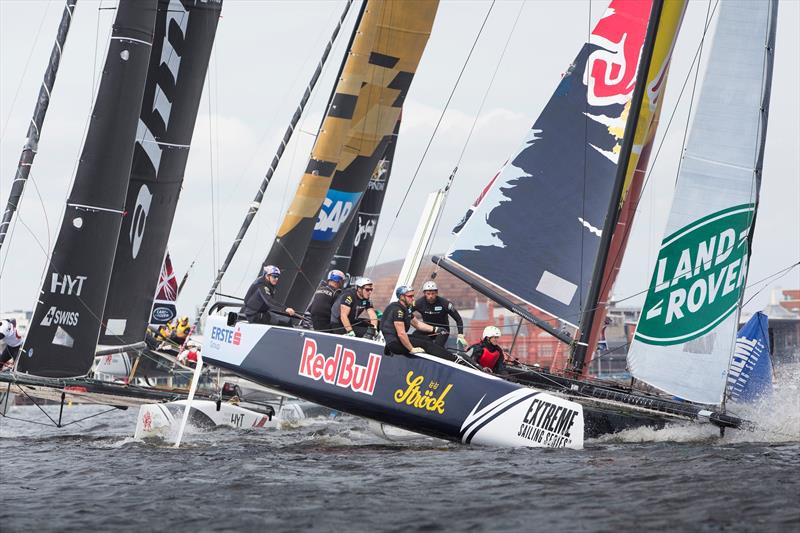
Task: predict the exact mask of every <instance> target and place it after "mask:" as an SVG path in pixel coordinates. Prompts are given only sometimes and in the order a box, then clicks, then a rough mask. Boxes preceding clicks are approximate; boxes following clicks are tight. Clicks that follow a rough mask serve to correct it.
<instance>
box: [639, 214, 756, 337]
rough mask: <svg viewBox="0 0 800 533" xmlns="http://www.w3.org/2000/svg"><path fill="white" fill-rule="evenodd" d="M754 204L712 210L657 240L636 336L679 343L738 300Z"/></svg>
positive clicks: (718, 318)
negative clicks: (662, 239) (656, 259)
mask: <svg viewBox="0 0 800 533" xmlns="http://www.w3.org/2000/svg"><path fill="white" fill-rule="evenodd" d="M754 209H755V205H754V204H743V205H738V206H734V207H730V208H728V209H723V210H722V211H717V212H716V213H712V214H710V215H708V216H705V217H703V218H701V219H698V220H696V221H694V222H692V223H691V224H689V225H688V226H685V227H683V228H681V229H680V230H678V231H676V232H675V233H673V234H671V235H669V236H667V237H666V238H665V239H664V241H663V242H662V243H661V250H660V251H659V253H658V261H657V262H656V268H655V271H654V272H653V279H652V280H651V281H650V287H649V289H648V292H647V298H646V299H645V304H644V308H643V309H642V316H641V318H640V319H639V325H638V327H637V329H636V339H637V340H639V341H642V342H646V343H648V344H656V345H660V346H667V345H671V344H682V343H685V342H687V341H690V340H692V339H695V338H697V337H699V336H701V335H704V334H705V333H707V332H709V331H711V330H712V329H713V328H714V327H715V326H716V325H717V324H719V323H720V322H722V321H723V320H724V319H725V317H727V316H728V315H730V314H731V313H732V312H733V311H734V310H735V309H736V307H737V305H738V304H739V296H740V293H741V290H742V285H743V283H744V280H745V277H746V274H747V259H748V253H747V246H748V240H747V236H748V232H749V229H750V225H751V223H752V220H753V212H754Z"/></svg>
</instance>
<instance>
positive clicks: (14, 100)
mask: <svg viewBox="0 0 800 533" xmlns="http://www.w3.org/2000/svg"><path fill="white" fill-rule="evenodd" d="M50 6H51V2H48V3H47V7H45V10H44V13H43V14H42V19H41V20H40V21H39V29H38V30H36V36H35V37H34V38H33V44H32V45H31V51H30V53H29V54H28V58H27V59H26V60H25V66H24V67H23V69H22V74H21V75H20V77H19V83H18V84H17V88H16V90H15V91H14V97H13V98H12V99H11V106H10V107H9V108H8V116H7V117H6V120H5V122H4V123H3V130H2V133H0V141H4V140H5V138H6V132H7V131H8V124H9V122H11V116H12V115H13V114H14V107H15V105H16V103H17V98H18V97H19V91H20V89H21V88H22V85H23V81H24V80H25V76H26V75H27V74H28V68H29V67H30V64H31V58H33V53H34V51H35V50H36V45H37V44H39V36H40V35H41V33H42V28H43V27H44V22H45V20H46V19H47V13H48V11H50Z"/></svg>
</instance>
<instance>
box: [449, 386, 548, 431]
mask: <svg viewBox="0 0 800 533" xmlns="http://www.w3.org/2000/svg"><path fill="white" fill-rule="evenodd" d="M537 394H539V393H538V392H533V393H531V394H528V395H526V396H523V397H522V398H520V399H519V400H516V401H514V402H512V403H510V404H509V405H507V406H505V407H503V408H502V409H500V410H497V411H495V413H494V414H493V415H491V416H489V417H487V418H485V419H484V421H483V422H481V423H480V424H478V426H477V427H475V429H473V430H472V431H471V432H470V434H469V435H466V437H465V440H464V442H465V443H466V444H469V443H471V442H472V438H473V437H474V436H475V435H476V434H477V433H478V432H479V431H480V430H481V429H483V427H484V426H486V424H488V423H489V422H491V421H492V420H494V419H495V418H497V417H498V416H500V415H502V414H503V413H505V412H506V411H508V410H509V409H511V408H512V407H514V406H515V405H517V404H520V403H522V402H524V401H525V400H530V399H531V398H533V397H534V396H536V395H537Z"/></svg>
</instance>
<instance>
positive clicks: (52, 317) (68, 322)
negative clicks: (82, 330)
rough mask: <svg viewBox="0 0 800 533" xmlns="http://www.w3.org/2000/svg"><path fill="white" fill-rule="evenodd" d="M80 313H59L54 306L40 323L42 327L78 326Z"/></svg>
mask: <svg viewBox="0 0 800 533" xmlns="http://www.w3.org/2000/svg"><path fill="white" fill-rule="evenodd" d="M80 316H81V315H80V313H78V312H77V311H59V310H58V308H56V306H52V307H51V308H50V309H49V310H48V311H47V314H46V315H44V318H43V319H42V321H41V322H40V324H39V325H41V326H46V327H49V326H52V325H54V324H55V325H56V326H77V325H78V319H79V318H80Z"/></svg>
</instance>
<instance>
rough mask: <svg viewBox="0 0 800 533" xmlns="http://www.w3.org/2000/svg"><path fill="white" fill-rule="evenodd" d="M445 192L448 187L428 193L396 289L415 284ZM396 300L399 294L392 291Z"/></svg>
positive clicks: (393, 299) (393, 298)
mask: <svg viewBox="0 0 800 533" xmlns="http://www.w3.org/2000/svg"><path fill="white" fill-rule="evenodd" d="M445 194H446V189H441V190H438V191H436V192H432V193H430V194H429V195H428V200H427V201H426V202H425V207H424V208H423V209H422V216H421V217H420V219H419V223H418V224H417V230H416V231H415V232H414V238H413V239H412V240H411V246H409V248H408V253H407V254H406V259H405V261H403V268H402V269H400V275H399V276H398V277H397V283H396V284H395V286H394V288H395V291H396V290H397V288H398V287H400V286H401V285H413V283H414V278H416V277H417V272H418V271H419V265H420V263H422V258H423V256H424V255H425V250H427V249H428V243H429V242H430V240H431V237H433V229H434V227H435V226H436V220H437V219H438V218H439V213H440V212H441V210H442V202H443V201H444V197H445ZM395 300H397V295H396V294H395V292H394V291H392V301H393V302H394V301H395Z"/></svg>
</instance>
